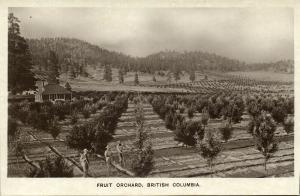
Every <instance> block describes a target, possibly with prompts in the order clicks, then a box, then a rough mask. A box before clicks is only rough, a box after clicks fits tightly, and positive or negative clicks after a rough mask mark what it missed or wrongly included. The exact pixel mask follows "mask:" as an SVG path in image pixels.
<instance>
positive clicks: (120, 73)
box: [119, 69, 124, 84]
mask: <svg viewBox="0 0 300 196" xmlns="http://www.w3.org/2000/svg"><path fill="white" fill-rule="evenodd" d="M119 83H120V84H123V83H124V73H123V71H122V69H119Z"/></svg>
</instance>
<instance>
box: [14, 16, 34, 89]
mask: <svg viewBox="0 0 300 196" xmlns="http://www.w3.org/2000/svg"><path fill="white" fill-rule="evenodd" d="M19 23H20V21H19V19H18V18H16V17H15V16H14V15H13V13H9V15H8V90H10V91H11V92H12V93H13V94H16V93H21V92H22V91H24V90H30V89H35V81H36V79H35V78H34V74H33V73H32V71H31V69H32V59H31V54H30V51H29V48H28V44H27V42H26V40H25V39H24V38H23V37H22V36H21V34H20V26H19Z"/></svg>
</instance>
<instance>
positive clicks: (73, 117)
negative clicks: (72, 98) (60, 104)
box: [70, 111, 78, 125]
mask: <svg viewBox="0 0 300 196" xmlns="http://www.w3.org/2000/svg"><path fill="white" fill-rule="evenodd" d="M70 118H71V124H72V125H74V124H75V123H77V121H78V114H77V112H76V111H74V112H72V114H71V116H70Z"/></svg>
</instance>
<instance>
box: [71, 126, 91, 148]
mask: <svg viewBox="0 0 300 196" xmlns="http://www.w3.org/2000/svg"><path fill="white" fill-rule="evenodd" d="M94 139H95V132H94V126H93V124H92V123H85V124H83V125H80V126H77V125H75V126H74V127H73V128H72V131H71V132H70V133H69V135H67V144H68V146H70V147H71V148H74V149H77V150H83V149H85V148H86V149H91V147H92V142H93V141H94Z"/></svg>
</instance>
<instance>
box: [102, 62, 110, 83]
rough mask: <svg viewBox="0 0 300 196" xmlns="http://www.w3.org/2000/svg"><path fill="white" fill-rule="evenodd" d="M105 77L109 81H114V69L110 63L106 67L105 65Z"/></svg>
mask: <svg viewBox="0 0 300 196" xmlns="http://www.w3.org/2000/svg"><path fill="white" fill-rule="evenodd" d="M103 79H104V80H105V81H107V82H111V81H112V71H111V67H110V66H108V65H105V67H104V75H103Z"/></svg>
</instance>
